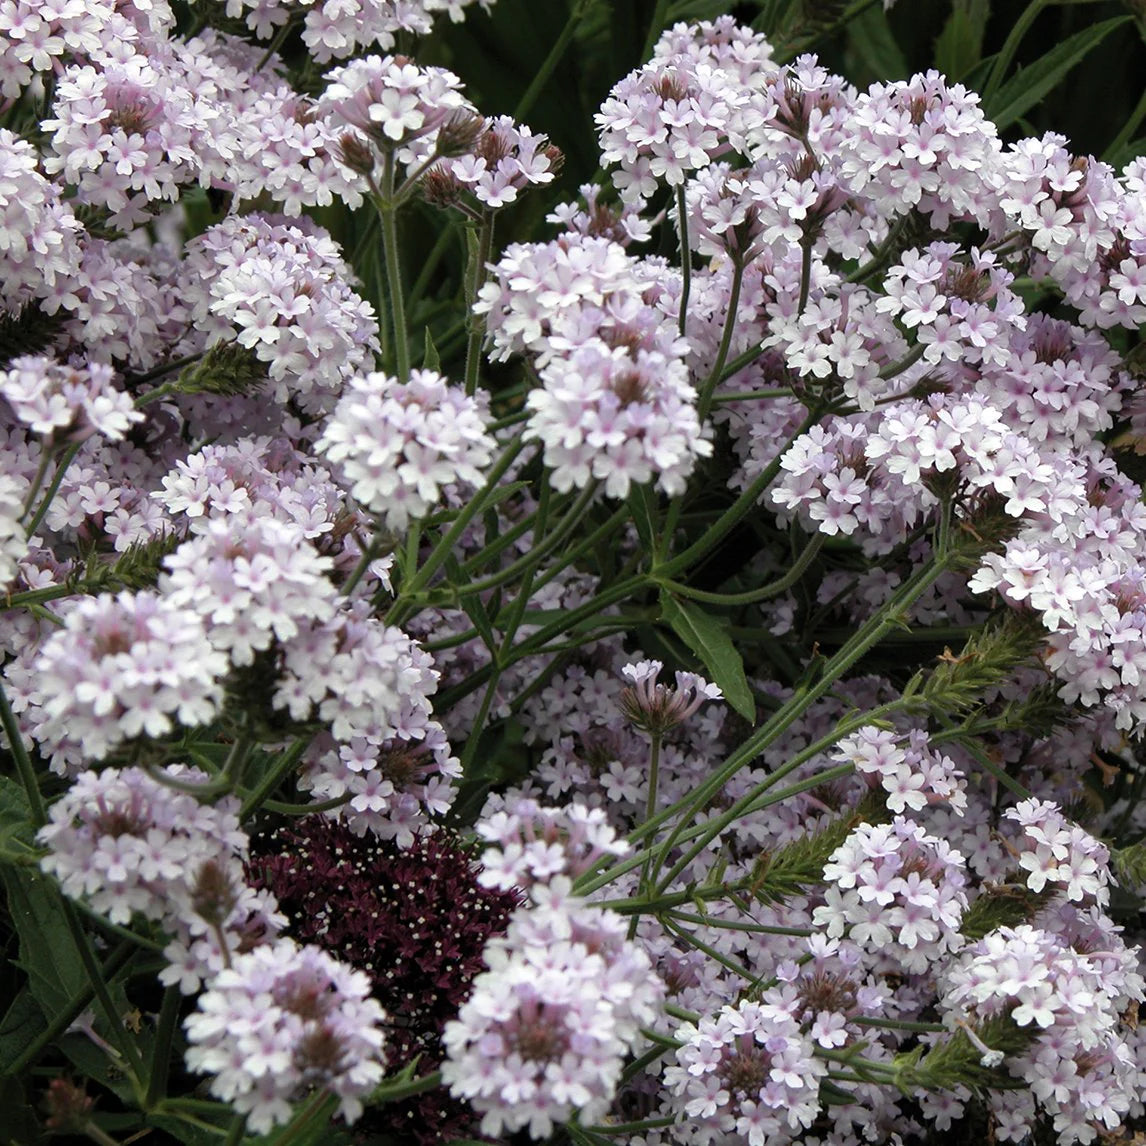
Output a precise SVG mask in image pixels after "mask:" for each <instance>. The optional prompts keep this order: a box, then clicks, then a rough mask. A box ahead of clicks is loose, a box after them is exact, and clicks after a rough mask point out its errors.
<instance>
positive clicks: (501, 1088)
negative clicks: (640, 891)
mask: <svg viewBox="0 0 1146 1146" xmlns="http://www.w3.org/2000/svg"><path fill="white" fill-rule="evenodd" d="M569 888H570V884H569V881H568V879H567V878H564V877H555V878H552V879H551V880H550V881H549V883H548V884H547V885H539V886H537V887H536V888H534V890H533V892H532V902H531V903H530V904H529V905H527V906H525V907H522V908H519V909H518V910H517V911H516V912H515V913H514V914H513V916H512V918H511V919H510V923H509V929H508V931H507V932H506V934H505V935H504V936H501V937H497V938H495V939H493V940H492V941H491V942H490V943H489V944H487V946H486V954H485V958H486V962H487V964H488V966H489V970H488V971H484V972H482V974H480V975H479V976H478V977H477V978H476V979H475V980H474V984H473V994H472V995H471V996H470V998H469V1000H468V1001H467V1002H466V1003H464V1004H463V1005H462V1008H461V1010H460V1011H459V1012H458V1018H457V1019H456V1020H455V1021H453V1022H450V1023H447V1024H446V1028H445V1035H444V1038H443V1041H444V1042H445V1046H446V1053H447V1057H446V1061H445V1063H444V1064H443V1066H442V1079H443V1081H444V1082H445V1083H446V1084H447V1085H448V1086H449V1087H450V1090H451V1092H452V1093H453V1094H455V1095H458V1096H460V1097H464V1098H466V1099H468V1100H469V1102H470V1103H471V1104H472V1105H473V1107H474V1109H475V1110H477V1111H479V1112H480V1113H481V1114H482V1120H481V1131H482V1133H483V1134H489V1135H498V1134H502V1133H505V1132H510V1133H512V1132H513V1131H516V1130H520V1129H523V1128H524V1129H527V1130H528V1132H529V1134H530V1135H531V1136H532V1137H534V1138H544V1137H545V1136H546V1135H548V1134H549V1133H550V1132H551V1131H552V1129H553V1124H554V1122H567V1121H568V1120H569V1118H570V1117H571V1116H572V1115H573V1113H574V1111H579V1112H580V1116H581V1118H582V1119H584V1120H585V1121H586V1122H595V1121H599V1120H600V1119H601V1118H602V1117H603V1116H604V1114H605V1113H606V1112H607V1111H608V1109H609V1104H610V1101H611V1100H612V1098H613V1096H614V1094H615V1093H616V1089H617V1085H618V1082H619V1080H620V1074H621V1068H622V1066H623V1065H624V1061H625V1058H626V1057H627V1056H628V1055H629V1054H630V1053H631V1052H632V1051H633V1050H634V1049H636V1048H637V1047H638V1046H639V1045H640V1043H641V1036H640V1028H641V1027H642V1026H644V1025H646V1024H648V1023H649V1022H651V1021H652V1020H653V1019H654V1017H655V1016H656V1014H657V1011H658V1009H659V1004H660V1002H661V998H662V995H663V990H664V988H663V985H662V984H661V981H660V980H659V979H658V978H657V976H656V975H655V974H654V972H653V970H652V967H651V964H650V962H649V958H648V956H647V955H646V954H645V953H644V952H643V951H642V950H641V949H640V948H639V947H638V946H637V945H635V944H633V943H631V942H629V941H628V940H627V939H626V938H625V932H626V929H627V924H626V922H625V920H624V919H623V918H622V917H621V916H619V915H617V914H616V913H615V912H611V911H605V910H603V909H601V908H598V907H593V906H591V905H589V904H585V903H584V902H582V901H581V900H580V899H578V898H577V897H576V896H571V895H570V894H569Z"/></svg>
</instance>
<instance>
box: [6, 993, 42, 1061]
mask: <svg viewBox="0 0 1146 1146" xmlns="http://www.w3.org/2000/svg"><path fill="white" fill-rule="evenodd" d="M47 1025H48V1024H47V1022H46V1021H45V1020H44V1013H43V1011H42V1010H41V1009H40V1005H39V1003H37V1002H36V1000H35V999H33V998H32V992H31V991H29V990H28V989H27V988H24V989H23V990H22V991H20V992H19V993H18V994H17V995H16V997H15V998H14V999H13V1000H12V1005H11V1006H10V1007H9V1008H8V1011H7V1013H6V1014H5V1015H4V1018H3V1019H0V1070H6V1069H7V1066H6V1064H8V1063H14V1062H15V1061H16V1059H17V1058H19V1057H20V1055H21V1054H23V1052H24V1049H25V1047H28V1046H30V1045H31V1044H32V1043H33V1042H35V1040H36V1039H38V1038H39V1037H40V1034H41V1033H42V1032H43V1031H44V1030H45V1028H46V1027H47Z"/></svg>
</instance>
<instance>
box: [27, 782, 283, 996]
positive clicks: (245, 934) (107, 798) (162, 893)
mask: <svg viewBox="0 0 1146 1146" xmlns="http://www.w3.org/2000/svg"><path fill="white" fill-rule="evenodd" d="M209 779H210V777H208V776H207V775H206V774H205V773H203V772H201V771H199V770H197V769H191V768H186V767H183V766H181V765H169V766H168V767H167V768H165V769H164V770H163V771H162V772H161V773H158V775H157V776H155V777H153V776H151V775H149V774H148V773H147V772H145V771H144V770H143V769H141V768H128V769H124V770H122V771H121V770H120V769H116V768H108V769H105V770H104V771H103V772H100V773H96V772H91V771H87V772H82V773H80V775H79V776H77V777H76V779H75V782H74V783H73V784H72V786H71V787H70V788H69V789H68V791H67V793H66V794H65V795H64V796H63V797H62V798H61V799H59V800H57V801H56V803H55V804H53V805H52V809H51V819H50V822H49V823H48V824H47V825H46V826H45V827H44V828H42V829H41V830H40V832H39V835H38V839H39V841H40V842H41V843H43V844H45V845H46V846H47V847H48V848H49V852H48V854H47V855H46V856H45V857H44V859H43V860H42V863H41V866H42V867H43V869H44V870H45V871H47V872H49V873H50V874H52V875H54V876H55V877H56V878H57V879H58V880H59V881H60V885H61V887H62V888H63V890H64V892H65V893H66V894H67V895H69V896H71V897H73V898H75V899H82V900H83V901H84V902H86V903H87V904H89V905H90V906H91V908H92V910H94V911H96V912H98V913H99V914H101V915H104V916H106V917H107V918H108V919H110V920H111V921H112V922H113V923H118V924H123V925H126V924H128V923H130V922H131V920H132V917H133V916H134V915H135V914H136V913H138V914H139V915H141V916H143V917H144V918H146V919H150V920H153V921H155V922H156V923H158V924H159V925H160V926H161V927H162V928H163V929H164V930H165V931H166V932H168V933H169V934H170V935H171V936H172V939H171V942H170V943H169V944H168V946H167V947H166V948H165V949H164V955H165V957H166V958H167V960H168V962H169V965H168V967H167V968H165V969H164V971H163V972H162V973H161V975H160V978H161V979H162V981H163V982H165V983H178V984H179V987H180V989H181V990H182V991H183V992H184V994H190V993H192V992H194V991H196V990H198V989H199V985H200V983H201V982H202V981H203V980H209V979H210V978H211V977H212V976H213V975H215V974H217V973H218V972H219V971H220V970H221V969H222V968H223V967H225V966H226V965H227V964H228V963H229V962H230V959H231V956H232V954H233V953H235V952H237V951H240V950H244V949H246V948H247V947H249V946H251V945H252V944H254V943H261V942H263V941H264V940H266V939H268V938H270V937H273V935H274V934H275V933H276V932H277V931H278V930H279V929H280V928H281V927H282V926H283V925H284V924H285V922H286V921H285V920H284V919H283V917H282V916H281V915H279V914H278V912H277V909H276V904H275V901H274V897H273V896H271V895H270V894H269V893H267V892H265V891H255V890H254V889H253V888H251V887H249V886H248V885H247V883H246V882H245V879H244V873H243V861H244V860H245V859H246V858H247V836H246V834H245V833H244V832H243V831H242V829H241V828H240V826H239V819H238V815H237V812H238V801H237V800H234V799H226V800H221V801H219V802H218V803H217V804H215V805H214V806H211V805H208V804H201V803H200V802H199V801H198V799H196V797H195V796H194V795H193V794H192V793H193V792H194V790H195V789H196V788H197V787H199V788H202V787H204V786H205V785H206V784H207V783H208V781H209ZM176 784H178V785H180V786H181V788H180V789H176V788H175V787H173V786H172V785H176Z"/></svg>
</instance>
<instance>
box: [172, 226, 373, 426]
mask: <svg viewBox="0 0 1146 1146" xmlns="http://www.w3.org/2000/svg"><path fill="white" fill-rule="evenodd" d="M353 282H354V275H353V274H352V273H351V270H350V268H349V266H348V265H347V264H346V262H345V261H344V259H343V257H342V254H341V252H340V251H339V249H338V247H337V246H336V245H335V243H334V242H333V241H332V240H331V239H330V238H329V236H327V235H326V234H325V232H322V231H320V230H319V229H318V228H316V227H314V226H313V225H312V224H310V223H309V222H304V221H303V220H298V221H297V222H295V223H290V224H288V223H280V222H275V221H273V220H272V219H269V218H263V217H261V216H258V215H245V216H239V215H230V216H228V217H227V218H226V219H224V220H223V222H221V223H217V224H216V225H215V226H213V227H211V228H209V229H208V230H207V231H205V232H204V233H203V234H202V235H200V236H198V237H196V238H195V239H192V240H191V242H189V243H188V244H187V251H186V258H185V259H184V262H183V266H182V274H181V287H182V290H183V294H184V298H186V299H187V300H188V302H189V309H190V317H191V320H192V321H193V323H194V324H195V328H196V330H197V331H198V332H199V333H200V335H201V336H202V335H205V336H206V342H207V345H213V344H215V343H217V342H222V341H232V340H233V341H235V342H237V343H238V345H239V346H242V347H245V348H246V349H248V350H250V351H251V352H252V354H253V355H254V356H255V357H256V358H257V359H258V361H259V362H261V363H264V364H265V365H266V368H267V375H268V377H269V385H268V387H267V390H268V392H269V393H270V395H271V396H272V397H273V398H274V399H275V400H276V401H279V402H282V403H284V404H285V403H286V402H287V401H288V399H293V400H295V401H297V402H299V403H300V405H302V406H303V407H304V408H306V409H309V410H312V411H316V410H325V409H328V408H329V407H331V406H332V405H333V404H334V400H335V398H336V397H337V395H338V394H339V393H340V392H341V390H342V388H343V386H344V385H345V384H346V382H347V381H348V380H349V379H350V378H351V377H353V376H354V375H355V374H357V373H358V372H359V371H360V370H362V369H363V368H364V367H365V365H366V363H367V361H368V359H369V354H370V352H371V351H373V350H375V349H376V348H377V325H376V321H375V317H374V311H373V308H372V307H371V306H370V304H369V303H368V302H365V301H364V300H363V299H362V298H360V297H359V296H358V295H357V294H356V293H355V292H354V290H353V287H352V285H351V284H352V283H353Z"/></svg>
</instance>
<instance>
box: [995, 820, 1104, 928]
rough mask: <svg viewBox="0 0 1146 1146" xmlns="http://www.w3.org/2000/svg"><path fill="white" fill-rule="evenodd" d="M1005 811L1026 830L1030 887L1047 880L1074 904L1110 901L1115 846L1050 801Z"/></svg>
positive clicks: (1023, 860) (1024, 858)
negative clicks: (1070, 818)
mask: <svg viewBox="0 0 1146 1146" xmlns="http://www.w3.org/2000/svg"><path fill="white" fill-rule="evenodd" d="M1003 815H1004V816H1005V817H1006V818H1007V819H1008V820H1013V821H1015V823H1017V824H1019V825H1020V827H1021V828H1022V830H1023V848H1022V851H1021V852H1020V854H1019V867H1021V868H1022V869H1023V871H1024V872H1026V873H1027V875H1026V880H1027V887H1029V888H1030V889H1031V890H1032V891H1042V890H1043V889H1044V888H1045V887H1046V886H1047V885H1048V884H1049V885H1050V886H1051V888H1052V889H1053V890H1056V891H1060V892H1061V893H1062V894H1063V895H1064V896H1065V897H1066V898H1067V900H1069V901H1070V902H1071V903H1096V904H1097V905H1098V906H1099V907H1106V906H1107V905H1108V904H1109V902H1110V890H1109V888H1110V883H1111V878H1110V868H1109V862H1110V850H1109V849H1108V848H1107V847H1106V845H1105V844H1103V843H1101V842H1100V841H1098V840H1096V839H1095V838H1094V837H1093V836H1092V835H1091V834H1090V833H1089V832H1087V831H1086V830H1085V829H1083V828H1081V827H1079V825H1078V824H1076V823H1073V822H1072V821H1070V820H1068V819H1067V818H1066V817H1065V816H1064V815H1063V814H1062V812H1061V810H1060V809H1059V808H1058V807H1057V806H1056V805H1055V804H1053V803H1051V802H1049V801H1047V800H1036V799H1030V800H1023V801H1021V802H1020V803H1018V804H1016V805H1015V807H1013V808H1008V809H1007V810H1006V812H1004V813H1003Z"/></svg>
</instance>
